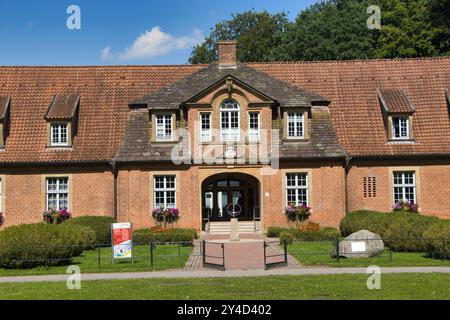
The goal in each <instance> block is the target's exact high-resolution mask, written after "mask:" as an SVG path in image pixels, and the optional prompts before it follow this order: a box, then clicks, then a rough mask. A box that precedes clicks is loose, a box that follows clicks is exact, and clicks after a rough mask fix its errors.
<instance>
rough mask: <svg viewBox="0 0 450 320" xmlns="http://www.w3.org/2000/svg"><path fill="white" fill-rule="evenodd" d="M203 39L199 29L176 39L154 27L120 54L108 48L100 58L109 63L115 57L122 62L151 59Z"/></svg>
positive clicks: (184, 47) (186, 47)
mask: <svg viewBox="0 0 450 320" xmlns="http://www.w3.org/2000/svg"><path fill="white" fill-rule="evenodd" d="M204 39H205V36H204V34H203V32H202V31H201V30H199V29H194V30H193V31H192V33H191V34H189V35H185V36H181V37H176V36H173V35H171V34H169V33H165V32H163V31H161V28H160V27H158V26H156V27H153V28H152V29H151V30H148V31H145V32H144V33H143V34H141V35H140V36H139V37H138V38H137V39H136V40H135V41H134V43H133V45H132V46H131V47H129V48H126V49H125V50H124V51H123V52H122V53H120V54H117V55H115V54H114V53H113V52H112V51H111V48H110V47H106V48H104V49H103V50H102V52H101V56H100V58H101V59H102V61H111V60H113V59H115V58H116V57H117V59H119V60H122V61H128V60H135V59H151V58H155V57H157V56H162V55H165V54H168V53H170V52H172V51H175V50H185V49H188V48H191V47H193V46H195V45H197V44H199V43H202V42H203V40H204Z"/></svg>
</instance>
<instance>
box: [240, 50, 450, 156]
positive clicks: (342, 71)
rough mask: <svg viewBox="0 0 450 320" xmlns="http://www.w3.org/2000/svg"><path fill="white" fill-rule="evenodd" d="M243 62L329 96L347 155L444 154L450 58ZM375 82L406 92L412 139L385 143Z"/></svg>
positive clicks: (448, 146) (449, 130) (449, 126)
mask: <svg viewBox="0 0 450 320" xmlns="http://www.w3.org/2000/svg"><path fill="white" fill-rule="evenodd" d="M249 67H252V68H256V69H258V70H261V71H264V72H267V73H269V74H271V75H273V76H275V77H277V78H278V79H280V80H284V81H287V82H289V83H291V84H292V85H295V86H298V87H301V88H304V89H306V90H310V91H313V92H317V93H318V94H320V95H323V96H325V97H327V98H329V99H330V100H331V104H330V106H329V108H330V112H331V117H332V120H333V125H334V127H335V128H336V131H337V135H338V139H339V142H340V143H341V145H342V146H343V147H344V149H345V150H346V151H347V152H348V153H349V154H350V155H351V156H414V155H422V154H423V155H442V154H447V155H448V154H450V120H449V109H448V107H447V102H446V97H445V90H446V88H449V87H450V58H429V59H398V60H372V61H340V62H336V61H332V62H304V63H302V62H298V63H253V64H249ZM379 88H389V89H396V90H404V91H405V92H407V93H408V95H409V97H410V98H411V101H412V102H413V104H414V107H415V109H416V112H415V113H414V115H413V130H414V132H413V135H414V140H415V143H412V144H411V143H409V144H392V143H388V141H387V134H386V129H385V126H384V122H383V115H382V110H381V106H380V102H379V99H378V94H377V90H378V89H379Z"/></svg>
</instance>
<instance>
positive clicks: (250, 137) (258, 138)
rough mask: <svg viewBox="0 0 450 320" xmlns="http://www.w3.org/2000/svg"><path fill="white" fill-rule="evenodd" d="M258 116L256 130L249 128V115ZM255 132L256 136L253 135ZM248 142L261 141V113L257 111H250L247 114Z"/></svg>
mask: <svg viewBox="0 0 450 320" xmlns="http://www.w3.org/2000/svg"><path fill="white" fill-rule="evenodd" d="M252 114H257V115H258V129H256V130H255V129H252V128H251V115H252ZM255 132H256V134H255ZM248 141H249V142H260V141H261V112H259V111H250V112H249V113H248Z"/></svg>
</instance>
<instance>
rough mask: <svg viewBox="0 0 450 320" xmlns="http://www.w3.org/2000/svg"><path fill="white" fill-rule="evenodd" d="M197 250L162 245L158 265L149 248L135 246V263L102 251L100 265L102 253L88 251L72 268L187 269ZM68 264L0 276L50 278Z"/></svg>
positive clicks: (2, 271) (6, 271)
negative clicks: (115, 257)
mask: <svg viewBox="0 0 450 320" xmlns="http://www.w3.org/2000/svg"><path fill="white" fill-rule="evenodd" d="M192 250H193V247H188V246H178V245H158V246H157V247H156V250H155V253H154V265H153V267H152V266H151V264H150V249H149V246H135V247H134V250H133V253H134V263H133V264H132V263H130V262H126V261H116V263H115V264H114V265H113V264H112V263H111V248H110V247H108V248H102V249H101V250H100V266H99V261H98V260H99V259H98V257H99V254H98V250H92V251H84V252H83V254H82V255H81V256H79V257H76V258H74V259H73V260H72V263H70V264H72V265H78V266H79V267H80V269H81V272H83V273H97V272H136V271H158V270H167V269H179V268H183V267H184V266H185V264H186V262H187V260H188V258H189V255H190V254H191V253H192ZM66 270H67V265H65V266H51V267H48V268H46V267H37V268H32V269H2V268H0V277H5V276H26V275H46V274H65V273H66Z"/></svg>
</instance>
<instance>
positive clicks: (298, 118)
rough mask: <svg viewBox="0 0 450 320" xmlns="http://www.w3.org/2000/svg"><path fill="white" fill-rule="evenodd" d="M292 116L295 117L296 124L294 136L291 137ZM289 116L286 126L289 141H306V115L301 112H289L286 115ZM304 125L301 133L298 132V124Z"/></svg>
mask: <svg viewBox="0 0 450 320" xmlns="http://www.w3.org/2000/svg"><path fill="white" fill-rule="evenodd" d="M290 115H293V116H294V119H293V123H294V135H293V136H291V135H290V131H289V125H290V123H292V122H291V121H290ZM286 116H287V126H286V137H287V139H293V140H295V139H304V138H305V113H304V112H301V111H289V112H287V114H286ZM300 123H301V125H302V127H301V132H299V130H298V124H300Z"/></svg>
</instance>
